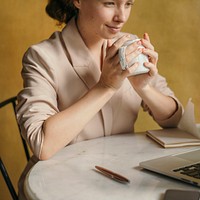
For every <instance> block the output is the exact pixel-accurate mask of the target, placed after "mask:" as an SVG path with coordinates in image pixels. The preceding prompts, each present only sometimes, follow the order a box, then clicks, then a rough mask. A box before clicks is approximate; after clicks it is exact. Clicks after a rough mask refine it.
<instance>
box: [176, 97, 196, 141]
mask: <svg viewBox="0 0 200 200" xmlns="http://www.w3.org/2000/svg"><path fill="white" fill-rule="evenodd" d="M178 128H180V129H182V130H184V131H187V132H189V133H191V134H192V135H194V136H195V137H197V138H199V139H200V124H196V121H195V115H194V104H193V103H192V99H191V98H190V99H189V100H188V103H187V105H186V107H185V111H184V114H183V116H182V118H181V120H180V122H179V124H178Z"/></svg>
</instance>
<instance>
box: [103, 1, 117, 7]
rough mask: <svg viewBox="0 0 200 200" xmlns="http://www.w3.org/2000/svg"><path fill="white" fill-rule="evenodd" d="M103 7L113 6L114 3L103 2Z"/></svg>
mask: <svg viewBox="0 0 200 200" xmlns="http://www.w3.org/2000/svg"><path fill="white" fill-rule="evenodd" d="M104 5H105V6H114V5H115V3H114V2H104Z"/></svg>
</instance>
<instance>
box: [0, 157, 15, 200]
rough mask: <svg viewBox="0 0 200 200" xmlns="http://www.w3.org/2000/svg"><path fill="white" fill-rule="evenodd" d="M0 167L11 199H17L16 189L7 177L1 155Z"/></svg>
mask: <svg viewBox="0 0 200 200" xmlns="http://www.w3.org/2000/svg"><path fill="white" fill-rule="evenodd" d="M0 169H1V173H2V175H3V178H4V180H5V182H6V185H7V186H8V189H9V192H10V194H11V196H12V198H13V200H17V199H18V196H17V193H16V191H15V189H14V187H13V184H12V182H11V180H10V177H9V175H8V172H7V170H6V168H5V166H4V164H3V161H2V159H1V157H0Z"/></svg>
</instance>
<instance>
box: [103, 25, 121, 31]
mask: <svg viewBox="0 0 200 200" xmlns="http://www.w3.org/2000/svg"><path fill="white" fill-rule="evenodd" d="M106 26H107V28H108V29H109V30H110V31H111V32H112V33H118V32H120V30H121V27H117V26H109V25H106Z"/></svg>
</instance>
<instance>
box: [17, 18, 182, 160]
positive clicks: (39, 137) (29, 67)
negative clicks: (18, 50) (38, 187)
mask: <svg viewBox="0 0 200 200" xmlns="http://www.w3.org/2000/svg"><path fill="white" fill-rule="evenodd" d="M106 45H107V44H106V43H105V44H104V49H105V48H106ZM104 52H105V51H104ZM100 74H101V71H100V69H99V68H98V67H97V64H96V62H95V60H93V58H92V56H91V54H90V51H89V50H88V48H87V47H86V45H85V44H84V41H83V40H82V38H81V36H80V35H79V32H78V30H77V28H76V25H75V22H74V19H72V20H71V21H70V22H69V24H68V25H67V26H66V27H65V28H64V29H63V31H62V32H55V33H54V34H53V35H52V36H51V37H50V38H49V39H47V40H45V41H42V42H41V43H39V44H36V45H33V46H31V47H30V48H29V49H28V51H27V52H26V53H25V55H24V57H23V69H22V77H23V81H24V89H22V91H21V92H20V93H19V94H18V102H19V103H18V106H17V119H18V123H19V124H20V127H21V131H22V134H23V137H24V138H25V139H26V140H27V141H28V143H29V145H30V147H31V150H32V151H33V153H34V155H35V156H36V157H39V156H40V152H41V148H42V144H43V138H44V134H43V131H42V125H43V122H44V121H45V120H46V119H47V118H48V117H50V116H52V115H54V114H56V113H58V112H60V111H62V110H64V109H66V108H67V107H69V106H71V105H72V104H73V103H74V102H75V101H77V100H78V99H80V98H81V97H82V96H83V95H84V94H85V93H87V92H88V90H90V89H91V88H92V87H93V86H94V85H95V84H96V83H97V82H98V80H99V77H100ZM152 85H153V86H154V87H155V88H156V89H157V90H159V91H161V92H162V93H164V94H166V95H168V96H172V97H173V98H174V99H176V98H175V96H174V94H173V92H172V91H171V90H170V88H168V86H167V83H166V80H165V78H163V77H162V76H160V75H157V76H156V77H155V78H154V80H153V81H152ZM141 103H142V99H141V98H140V97H139V96H138V94H137V93H136V92H135V90H134V89H133V88H132V86H131V85H130V83H129V81H128V80H125V81H124V83H123V85H122V87H121V88H120V89H119V90H118V91H117V92H116V94H115V95H114V96H113V97H112V98H111V99H110V101H108V102H107V104H106V105H105V106H104V107H103V108H102V109H101V110H100V111H99V112H98V113H97V114H96V115H95V116H94V117H93V119H91V121H90V122H89V123H88V124H87V125H86V126H85V128H84V129H83V130H82V131H81V132H80V133H79V134H78V136H77V137H76V138H74V140H73V141H72V143H74V142H78V141H82V140H87V139H91V138H96V137H101V136H108V135H112V134H118V133H126V132H131V131H133V130H134V123H135V121H136V119H137V116H138V111H139V109H140V106H141ZM177 104H178V110H177V112H176V113H175V114H174V115H173V116H172V117H171V118H170V119H167V120H165V121H157V122H158V124H159V125H160V126H163V127H173V126H176V125H177V123H178V121H179V119H180V117H181V114H182V109H181V105H180V103H179V102H178V101H177ZM77 125H78V124H77ZM66 134H67V130H66ZM58 137H59V136H58Z"/></svg>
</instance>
